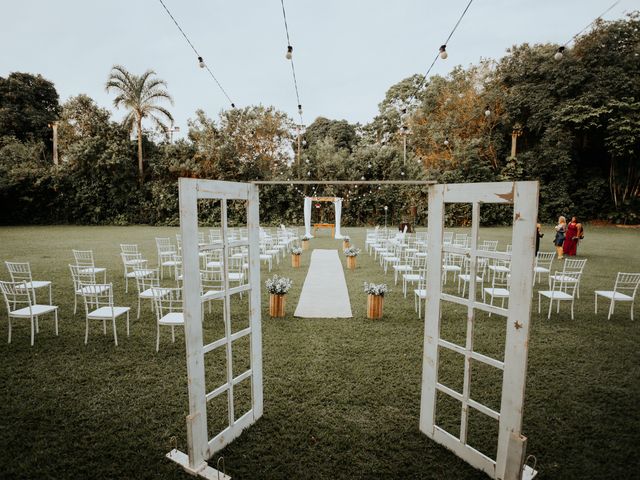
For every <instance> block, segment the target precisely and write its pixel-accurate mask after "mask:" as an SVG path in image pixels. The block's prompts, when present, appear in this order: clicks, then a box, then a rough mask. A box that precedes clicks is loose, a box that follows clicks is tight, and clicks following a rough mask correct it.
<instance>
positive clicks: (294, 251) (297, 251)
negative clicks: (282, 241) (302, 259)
mask: <svg viewBox="0 0 640 480" xmlns="http://www.w3.org/2000/svg"><path fill="white" fill-rule="evenodd" d="M291 255H302V249H301V248H300V247H293V248H292V249H291Z"/></svg>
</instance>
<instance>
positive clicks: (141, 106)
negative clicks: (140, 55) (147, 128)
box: [106, 65, 173, 182]
mask: <svg viewBox="0 0 640 480" xmlns="http://www.w3.org/2000/svg"><path fill="white" fill-rule="evenodd" d="M155 74H156V72H154V71H153V70H147V71H146V72H144V73H143V74H142V75H141V76H137V75H133V74H132V73H129V72H128V71H127V69H126V68H124V67H123V66H121V65H114V66H113V67H112V68H111V73H110V74H109V79H108V80H107V84H106V89H107V92H109V91H111V90H115V91H116V92H117V93H118V96H117V97H116V98H115V99H114V100H113V105H114V106H115V107H116V108H118V107H120V106H121V105H122V106H124V107H125V108H127V109H128V110H129V113H128V115H127V116H126V117H125V119H124V120H123V122H122V123H123V124H124V126H125V127H127V128H128V129H129V131H133V129H134V126H135V127H136V128H137V131H138V173H139V176H140V181H141V182H142V179H143V166H142V119H143V118H145V117H148V118H150V119H151V120H152V121H153V123H155V124H156V125H157V126H158V127H159V128H160V129H161V130H163V131H167V127H166V125H164V124H163V123H162V121H161V119H160V118H159V117H164V118H166V119H168V120H170V121H173V117H172V116H171V113H169V111H168V110H166V109H165V108H163V107H161V106H159V105H156V102H157V101H158V100H168V101H169V102H170V103H171V104H172V105H173V98H171V95H169V92H167V91H166V90H165V88H164V87H166V86H167V82H165V81H164V80H161V79H159V78H154V77H153V76H154V75H155Z"/></svg>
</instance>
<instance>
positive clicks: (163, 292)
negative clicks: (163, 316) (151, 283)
mask: <svg viewBox="0 0 640 480" xmlns="http://www.w3.org/2000/svg"><path fill="white" fill-rule="evenodd" d="M154 291H156V292H158V295H157V296H158V297H164V296H165V295H166V294H167V293H169V292H170V289H168V288H147V289H146V290H145V291H144V292H140V295H138V296H139V297H140V298H155V297H156V295H154V293H153V292H154Z"/></svg>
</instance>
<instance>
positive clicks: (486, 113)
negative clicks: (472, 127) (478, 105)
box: [484, 105, 491, 117]
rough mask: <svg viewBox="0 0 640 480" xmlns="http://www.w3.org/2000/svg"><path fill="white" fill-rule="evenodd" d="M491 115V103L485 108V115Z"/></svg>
mask: <svg viewBox="0 0 640 480" xmlns="http://www.w3.org/2000/svg"><path fill="white" fill-rule="evenodd" d="M489 115H491V109H490V108H489V105H487V106H486V107H485V108H484V116H485V117H488V116H489Z"/></svg>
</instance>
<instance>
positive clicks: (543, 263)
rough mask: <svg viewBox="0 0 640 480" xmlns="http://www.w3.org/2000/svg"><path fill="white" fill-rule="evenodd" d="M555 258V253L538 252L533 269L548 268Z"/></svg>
mask: <svg viewBox="0 0 640 480" xmlns="http://www.w3.org/2000/svg"><path fill="white" fill-rule="evenodd" d="M555 257H556V252H538V254H537V255H536V264H535V267H544V268H550V267H551V263H552V262H553V259H554V258H555ZM535 267H534V268H535Z"/></svg>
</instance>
